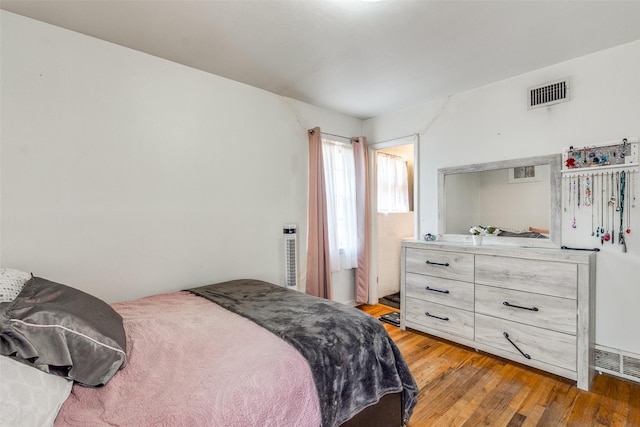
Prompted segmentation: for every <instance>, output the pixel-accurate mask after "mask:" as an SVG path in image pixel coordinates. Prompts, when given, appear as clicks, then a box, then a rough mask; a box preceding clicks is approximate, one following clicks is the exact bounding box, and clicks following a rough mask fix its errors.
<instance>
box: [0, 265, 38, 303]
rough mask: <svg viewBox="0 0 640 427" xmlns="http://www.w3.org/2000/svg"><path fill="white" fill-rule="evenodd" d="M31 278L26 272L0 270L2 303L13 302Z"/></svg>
mask: <svg viewBox="0 0 640 427" xmlns="http://www.w3.org/2000/svg"><path fill="white" fill-rule="evenodd" d="M30 278H31V274H29V273H26V272H24V271H20V270H16V269H15V268H0V302H9V301H13V300H14V299H15V298H16V297H17V296H18V294H19V293H20V291H21V290H22V288H24V284H25V283H27V282H28V281H29V279H30Z"/></svg>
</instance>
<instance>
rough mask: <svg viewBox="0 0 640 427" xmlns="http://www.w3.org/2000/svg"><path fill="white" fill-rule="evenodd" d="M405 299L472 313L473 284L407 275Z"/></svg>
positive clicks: (419, 275) (413, 274) (412, 274)
mask: <svg viewBox="0 0 640 427" xmlns="http://www.w3.org/2000/svg"><path fill="white" fill-rule="evenodd" d="M405 280H406V289H407V291H406V292H407V297H411V298H417V299H421V300H423V301H430V302H435V303H438V304H444V305H448V306H451V307H456V308H461V309H463V310H469V311H473V283H471V282H461V281H459V280H450V279H442V278H440V277H433V276H423V275H421V274H415V273H407V275H406V279H405Z"/></svg>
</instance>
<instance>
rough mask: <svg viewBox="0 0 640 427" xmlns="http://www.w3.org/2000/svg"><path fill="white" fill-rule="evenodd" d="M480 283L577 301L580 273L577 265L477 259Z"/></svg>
mask: <svg viewBox="0 0 640 427" xmlns="http://www.w3.org/2000/svg"><path fill="white" fill-rule="evenodd" d="M475 264H476V271H475V276H476V279H475V280H476V283H480V284H483V285H492V286H499V287H502V288H509V289H515V290H519V291H527V292H534V293H538V294H544V295H553V296H556V297H561V298H573V299H576V298H577V282H578V269H577V267H576V265H575V264H572V263H563V262H552V261H538V260H533V259H522V258H508V257H498V256H492V255H476V260H475Z"/></svg>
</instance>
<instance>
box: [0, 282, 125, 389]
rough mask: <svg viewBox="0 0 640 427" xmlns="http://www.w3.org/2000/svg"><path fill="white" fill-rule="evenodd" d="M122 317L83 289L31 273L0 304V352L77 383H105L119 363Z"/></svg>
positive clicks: (121, 358) (121, 359)
mask: <svg viewBox="0 0 640 427" xmlns="http://www.w3.org/2000/svg"><path fill="white" fill-rule="evenodd" d="M125 350H126V336H125V332H124V326H123V324H122V317H121V316H120V315H119V314H118V313H117V312H116V311H115V310H114V309H113V308H111V306H110V305H108V304H107V303H105V302H104V301H102V300H100V299H98V298H96V297H94V296H92V295H89V294H87V293H85V292H82V291H79V290H77V289H74V288H71V287H69V286H65V285H61V284H59V283H55V282H50V281H48V280H45V279H42V278H40V277H32V278H31V279H30V280H29V281H28V282H27V283H26V284H25V286H24V288H23V289H22V292H20V294H19V295H18V296H17V297H16V298H15V299H14V300H13V301H11V302H5V303H0V354H3V355H5V356H10V357H13V358H15V359H17V360H19V361H21V362H23V363H27V364H30V365H31V366H33V367H35V368H38V369H40V370H42V371H45V372H49V373H52V374H56V375H61V376H64V377H66V378H68V379H71V380H74V381H76V382H78V383H79V384H81V385H84V386H88V387H98V386H102V385H104V384H106V383H107V382H108V381H109V380H110V379H111V377H113V375H114V374H115V373H116V372H117V371H118V369H120V368H121V367H123V366H124V363H125V361H126V353H125Z"/></svg>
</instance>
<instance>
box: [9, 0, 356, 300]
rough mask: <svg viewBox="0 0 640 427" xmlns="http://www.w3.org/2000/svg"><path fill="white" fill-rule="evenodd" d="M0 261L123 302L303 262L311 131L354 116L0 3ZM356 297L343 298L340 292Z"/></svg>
mask: <svg viewBox="0 0 640 427" xmlns="http://www.w3.org/2000/svg"><path fill="white" fill-rule="evenodd" d="M1 19H2V21H1V24H2V25H1V31H2V33H1V36H2V45H1V55H2V56H1V59H2V68H1V72H2V74H1V89H2V94H1V106H2V111H1V116H0V119H1V144H2V145H1V151H0V153H1V163H0V166H1V175H0V176H1V181H0V183H1V210H0V214H1V216H0V219H1V222H0V226H1V228H0V231H1V238H0V242H1V243H0V249H1V252H0V255H1V258H0V264H1V265H2V266H3V267H15V268H20V269H23V270H26V271H32V272H33V273H34V274H36V275H39V276H42V277H46V278H49V279H51V280H54V281H59V282H62V283H66V284H68V285H71V286H75V287H78V288H80V289H83V290H85V291H88V292H90V293H93V294H95V295H96V296H98V297H101V298H103V299H105V300H107V301H110V302H112V301H119V300H125V299H131V298H135V297H138V296H143V295H149V294H153V293H157V292H164V291H173V290H179V289H184V288H187V287H191V286H196V285H204V284H208V283H214V282H216V281H221V280H226V279H232V278H240V277H251V278H257V279H262V280H267V281H271V282H275V283H282V281H283V263H284V257H283V250H282V241H281V236H282V226H283V225H284V224H288V223H295V224H298V233H299V243H300V245H299V248H300V255H301V263H300V267H301V268H300V270H301V273H302V274H301V279H302V280H301V283H303V284H304V281H305V277H304V272H305V271H306V233H307V230H306V222H307V182H308V181H307V170H308V165H307V162H308V139H307V133H306V130H307V129H308V128H312V127H314V126H320V127H321V128H322V130H323V131H327V132H331V133H336V134H340V135H359V134H361V124H362V123H361V121H360V120H357V119H354V118H350V117H346V116H343V115H340V114H337V113H333V112H330V111H326V110H322V109H320V108H317V107H314V106H311V105H306V104H303V103H300V102H296V101H293V100H291V99H287V98H282V97H279V96H276V95H274V94H272V93H269V92H265V91H262V90H259V89H256V88H253V87H250V86H247V85H243V84H240V83H237V82H233V81H230V80H227V79H224V78H221V77H218V76H214V75H211V74H207V73H204V72H201V71H198V70H195V69H191V68H188V67H185V66H182V65H179V64H176V63H172V62H169V61H165V60H162V59H159V58H156V57H153V56H149V55H146V54H143V53H140V52H137V51H133V50H130V49H126V48H123V47H120V46H117V45H114V44H110V43H107V42H104V41H100V40H97V39H94V38H90V37H87V36H84V35H81V34H78V33H74V32H70V31H66V30H63V29H60V28H58V27H54V26H50V25H48V24H44V23H41V22H38V21H34V20H31V19H27V18H24V17H21V16H19V15H15V14H12V13H8V12H5V11H2V12H1ZM350 298H351V299H352V298H353V295H351V297H350Z"/></svg>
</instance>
